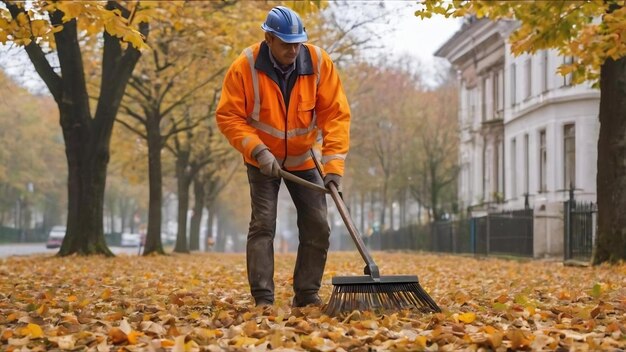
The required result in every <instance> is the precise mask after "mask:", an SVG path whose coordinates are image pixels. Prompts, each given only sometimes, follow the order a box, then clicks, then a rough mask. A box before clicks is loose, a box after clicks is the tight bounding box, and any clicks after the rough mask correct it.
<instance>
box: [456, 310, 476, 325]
mask: <svg viewBox="0 0 626 352" xmlns="http://www.w3.org/2000/svg"><path fill="white" fill-rule="evenodd" d="M474 320H476V314H474V313H472V312H467V313H463V314H461V315H459V321H462V322H464V323H465V324H471V323H473V322H474Z"/></svg>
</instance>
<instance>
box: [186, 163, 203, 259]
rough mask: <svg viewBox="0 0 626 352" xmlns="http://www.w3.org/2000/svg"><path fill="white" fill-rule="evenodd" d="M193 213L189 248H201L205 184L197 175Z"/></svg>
mask: <svg viewBox="0 0 626 352" xmlns="http://www.w3.org/2000/svg"><path fill="white" fill-rule="evenodd" d="M193 194H194V204H193V214H192V215H191V223H190V224H189V250H192V251H197V250H200V222H201V221H202V210H203V209H204V184H203V183H202V182H201V181H200V176H199V175H196V177H195V178H194V181H193Z"/></svg>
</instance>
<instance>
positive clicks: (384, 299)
mask: <svg viewBox="0 0 626 352" xmlns="http://www.w3.org/2000/svg"><path fill="white" fill-rule="evenodd" d="M412 308H417V309H419V310H420V311H422V312H441V309H440V308H439V306H437V304H436V303H435V301H433V299H432V298H431V297H430V296H429V295H428V293H426V291H425V290H424V289H423V288H422V287H421V286H420V284H419V283H418V282H409V283H407V282H402V283H389V282H387V283H374V284H353V285H335V287H334V289H333V292H332V294H331V296H330V300H329V302H328V304H327V305H326V307H325V308H324V313H325V314H327V315H329V316H337V315H340V314H342V313H345V312H352V311H354V310H359V311H365V310H369V311H374V312H380V313H384V312H389V311H398V310H403V309H412Z"/></svg>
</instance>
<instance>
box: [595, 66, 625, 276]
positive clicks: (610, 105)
mask: <svg viewBox="0 0 626 352" xmlns="http://www.w3.org/2000/svg"><path fill="white" fill-rule="evenodd" d="M600 89H601V92H602V93H601V95H600V137H599V139H598V174H597V181H596V183H597V192H598V232H597V242H596V249H595V253H594V256H593V263H594V264H600V263H603V262H611V263H616V262H618V261H619V260H625V259H626V216H624V209H626V161H625V160H626V159H625V158H626V58H621V59H619V60H617V61H615V60H612V59H610V58H609V59H607V60H606V61H605V63H604V64H603V65H602V68H601V71H600Z"/></svg>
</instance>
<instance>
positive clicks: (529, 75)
mask: <svg viewBox="0 0 626 352" xmlns="http://www.w3.org/2000/svg"><path fill="white" fill-rule="evenodd" d="M532 65H533V63H532V60H531V58H530V57H529V58H528V59H526V62H525V63H524V66H525V69H524V71H525V72H526V87H525V88H526V91H525V92H524V99H530V97H531V96H532V94H533V70H532Z"/></svg>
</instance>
